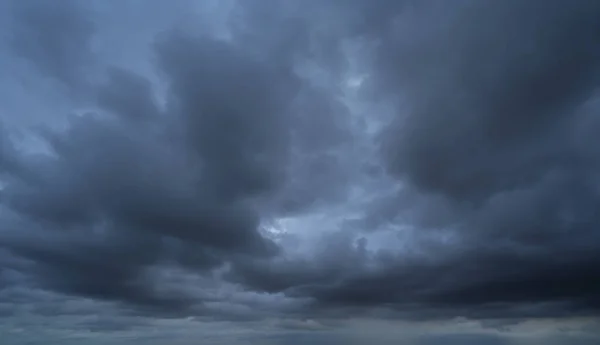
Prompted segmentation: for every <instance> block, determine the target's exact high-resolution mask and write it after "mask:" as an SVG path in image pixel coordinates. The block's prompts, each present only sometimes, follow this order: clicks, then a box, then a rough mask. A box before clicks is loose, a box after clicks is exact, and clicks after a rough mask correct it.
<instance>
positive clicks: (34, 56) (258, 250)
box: [0, 2, 303, 311]
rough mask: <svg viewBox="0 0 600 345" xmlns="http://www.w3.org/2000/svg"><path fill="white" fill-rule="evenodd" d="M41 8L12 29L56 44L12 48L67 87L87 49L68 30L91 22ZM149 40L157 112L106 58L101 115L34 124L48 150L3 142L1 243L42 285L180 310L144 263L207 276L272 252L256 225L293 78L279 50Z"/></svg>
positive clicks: (276, 175) (144, 86)
mask: <svg viewBox="0 0 600 345" xmlns="http://www.w3.org/2000/svg"><path fill="white" fill-rule="evenodd" d="M75 5H79V3H77V4H73V6H75ZM44 6H45V5H44ZM44 6H41V7H36V6H35V4H33V3H32V4H30V5H28V6H25V7H26V9H24V10H23V11H25V12H23V13H24V14H20V15H19V16H18V17H17V18H16V21H17V24H16V25H17V26H19V27H20V28H21V29H22V30H24V31H25V32H26V33H23V34H20V35H21V38H22V40H24V41H25V42H29V43H28V44H33V43H34V42H32V40H36V39H37V37H38V36H39V35H45V34H48V35H49V37H47V40H44V42H46V41H52V40H57V41H58V42H55V43H52V42H49V43H48V45H47V46H46V45H44V44H46V43H44V42H39V41H36V42H35V43H36V47H38V48H39V49H42V50H43V51H38V50H35V52H34V51H30V50H27V51H26V52H23V51H22V50H19V52H20V53H21V54H24V55H25V56H26V57H27V58H28V59H30V60H31V61H32V62H33V63H34V64H36V66H37V67H39V68H40V69H43V70H44V71H45V72H46V73H49V74H52V75H53V76H54V77H57V78H59V79H61V80H62V81H64V82H66V83H68V84H69V83H71V82H72V78H71V77H72V76H78V75H79V73H80V72H79V70H78V69H79V67H81V65H82V64H83V60H84V58H83V57H82V56H85V55H86V54H87V53H90V51H89V48H88V47H86V46H85V44H84V43H83V41H84V39H83V38H82V37H80V36H79V35H80V34H79V33H77V34H76V33H73V31H78V29H79V28H76V27H74V26H76V25H81V26H82V27H83V28H84V29H86V30H87V28H88V27H87V24H84V23H83V22H80V21H81V20H82V19H81V16H80V15H77V14H75V13H74V12H73V11H75V9H74V8H70V7H69V6H70V5H69V4H67V3H66V2H65V3H63V4H62V5H61V6H59V9H53V11H59V12H60V13H58V12H57V13H56V15H55V16H54V15H52V14H53V13H55V12H50V14H48V13H46V12H44V11H43V8H44ZM63 6H64V7H65V8H64V9H63ZM67 7H69V8H68V9H67ZM19 13H21V12H19ZM68 14H71V15H68ZM50 15H52V16H51V18H46V17H47V16H50ZM30 16H33V17H35V16H42V17H43V18H41V19H44V20H41V19H40V20H41V22H38V20H36V21H35V23H30V21H32V20H34V19H31V18H30ZM55 17H56V18H55ZM63 17H64V18H63ZM36 18H37V17H36ZM60 18H63V19H62V20H59V19H60ZM51 20H56V21H59V22H57V23H54V24H52V23H49V22H48V21H51ZM45 23H46V24H45ZM86 23H87V22H86ZM40 25H48V26H51V27H50V28H48V30H45V29H44V27H40ZM86 32H87V31H86ZM68 35H76V37H73V39H70V38H68ZM55 36H56V37H55ZM73 41H74V43H73ZM78 42H79V43H78ZM23 44H24V43H23ZM71 44H80V46H78V47H72V46H71ZM269 44H270V43H269ZM27 47H29V45H27ZM154 48H155V49H154V51H155V56H156V58H155V59H154V60H155V61H156V64H157V67H158V69H159V70H160V72H161V73H162V75H163V77H164V80H165V81H166V82H167V84H168V94H167V103H166V108H165V109H161V108H160V107H159V106H158V104H159V103H158V102H157V100H156V99H155V96H154V93H153V90H152V86H151V84H150V83H149V81H148V80H146V79H145V78H144V77H142V76H138V75H136V74H135V73H133V72H130V71H127V70H123V69H120V68H112V69H110V70H109V71H108V73H107V76H108V78H106V79H105V81H104V82H103V83H101V84H100V85H98V86H97V87H95V89H94V93H95V94H96V96H97V97H96V100H97V106H98V107H99V109H98V111H95V110H93V111H91V112H90V113H88V114H84V115H82V116H79V115H74V116H72V117H71V118H70V121H69V126H68V129H67V130H66V131H55V130H48V129H43V130H42V131H41V132H40V133H42V135H43V137H44V138H45V139H46V141H47V142H48V143H49V145H50V148H51V151H52V154H51V155H49V156H48V155H46V156H44V155H42V156H37V155H25V154H15V152H14V150H13V148H12V145H11V143H10V142H9V141H7V140H6V139H5V137H3V138H2V139H3V141H2V162H3V164H2V167H3V172H5V173H7V174H9V178H8V179H7V181H9V182H8V183H7V185H6V186H5V188H4V189H3V190H2V206H3V207H5V208H6V209H7V210H9V212H11V214H13V215H14V217H11V222H9V219H8V218H7V220H6V221H5V222H3V231H2V232H1V233H0V243H1V244H2V246H3V247H5V248H7V249H9V250H10V252H12V253H13V254H14V255H17V256H19V257H23V258H26V259H28V260H30V261H31V265H29V266H28V269H27V272H28V273H30V274H32V275H33V277H34V280H35V281H36V282H37V283H38V285H39V286H41V287H43V288H47V289H52V290H55V291H58V292H62V293H67V294H74V295H81V296H84V297H90V298H97V299H104V300H109V301H119V302H124V303H131V304H134V305H138V306H145V307H158V308H161V309H165V310H167V311H168V310H171V309H172V308H175V309H185V307H186V306H189V305H190V304H191V301H189V300H188V299H187V296H182V295H181V293H177V294H174V293H169V292H164V291H158V289H157V288H155V282H154V281H153V278H154V277H153V276H152V274H151V273H148V271H149V270H150V269H151V268H152V267H153V266H154V265H156V264H166V263H171V264H172V263H177V264H182V265H184V266H185V267H187V268H188V269H191V270H193V271H196V272H208V271H209V270H211V269H213V268H217V267H219V266H221V265H222V264H223V263H225V262H227V260H229V259H230V258H232V257H237V256H240V255H241V256H247V255H252V256H254V255H255V256H259V257H264V256H269V255H272V254H274V253H275V252H276V251H277V247H276V245H275V244H274V243H273V242H272V241H271V240H268V239H266V238H263V237H262V236H261V235H260V234H259V223H260V220H261V212H262V211H261V204H262V203H263V202H262V200H265V198H268V197H269V196H270V195H272V194H274V193H277V192H278V190H280V189H281V188H282V185H283V183H284V182H285V178H286V171H285V167H286V164H287V163H286V162H287V160H288V157H289V142H290V140H291V134H290V130H291V128H290V123H291V121H292V117H291V116H292V110H293V109H292V108H293V102H294V99H295V97H296V94H297V93H298V92H299V91H300V90H301V89H302V88H303V86H302V81H301V80H299V79H298V78H297V76H296V75H295V72H294V71H293V70H292V69H291V68H292V65H291V64H290V62H289V61H287V60H281V61H280V63H278V62H277V61H272V60H266V57H265V56H261V55H260V54H256V53H252V52H249V51H245V50H243V49H241V47H240V46H239V44H236V43H225V42H223V41H218V40H215V39H212V38H210V37H208V36H192V35H189V34H185V33H182V32H179V31H173V32H168V33H164V34H161V35H159V36H158V37H157V39H156V45H155V47H154ZM20 49H21V48H20ZM23 49H24V48H23ZM31 49H33V48H31ZM36 49H37V48H36ZM44 49H46V50H48V51H46V50H44ZM76 49H81V50H82V51H81V52H77V54H76V56H72V54H71V53H72V52H71V50H76ZM46 56H47V59H46ZM69 59H75V60H74V61H70V60H69ZM139 120H144V121H139ZM12 165H18V166H19V167H20V170H19V171H15V170H14V169H10V167H11V166H12ZM20 229H26V231H20ZM42 238H43V240H40V239H42Z"/></svg>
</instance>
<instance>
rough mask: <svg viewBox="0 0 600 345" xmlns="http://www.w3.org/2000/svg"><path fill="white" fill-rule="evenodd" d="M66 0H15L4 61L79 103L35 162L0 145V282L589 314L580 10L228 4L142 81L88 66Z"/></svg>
mask: <svg viewBox="0 0 600 345" xmlns="http://www.w3.org/2000/svg"><path fill="white" fill-rule="evenodd" d="M83 4H84V3H83V2H76V1H64V2H60V5H57V6H50V5H49V2H43V1H38V2H27V3H24V4H20V3H19V4H17V3H16V2H15V4H14V6H12V9H13V11H14V15H13V18H12V22H11V26H12V27H13V32H12V33H13V35H12V36H13V37H12V43H11V44H12V46H11V47H12V53H13V54H17V55H18V56H20V57H22V58H23V59H25V60H26V61H28V63H31V64H32V65H33V66H35V68H36V69H37V70H39V71H40V72H41V73H42V74H43V75H44V76H46V77H51V78H54V79H56V80H58V81H60V82H62V83H63V84H65V85H67V86H68V87H69V88H70V91H76V92H79V91H85V96H86V97H85V100H87V101H89V102H91V103H92V104H88V105H89V106H90V109H89V110H88V112H87V113H86V114H76V115H72V116H71V117H69V119H68V126H67V128H66V129H64V130H57V129H49V128H46V127H42V128H41V129H39V130H38V132H37V134H39V135H40V136H41V137H42V138H43V139H44V140H45V141H46V143H47V144H48V147H47V148H48V150H49V151H50V152H49V153H48V154H45V153H44V154H33V153H28V152H26V151H24V150H22V149H21V146H19V145H17V142H16V141H15V140H13V139H15V138H13V137H12V136H11V135H10V134H9V133H8V131H7V132H6V133H2V132H0V178H1V180H0V183H2V185H1V186H0V224H1V225H0V249H2V250H4V251H2V252H0V254H1V256H0V290H2V288H3V286H5V287H8V286H13V287H14V286H17V287H18V288H21V289H24V288H25V286H27V288H30V289H42V290H45V291H51V292H52V293H60V294H65V295H69V296H74V297H85V298H89V299H93V300H101V301H109V302H119V303H120V304H121V305H122V306H123V305H124V306H135V307H137V308H138V309H137V310H136V312H139V311H141V313H142V314H146V313H148V314H150V313H152V312H156V311H159V312H162V315H163V316H164V315H179V316H183V315H185V316H188V315H197V314H202V316H206V317H207V318H210V317H211V316H212V317H214V318H226V317H231V319H232V320H248V319H251V318H259V317H267V316H274V315H276V316H278V315H283V314H286V313H287V316H291V317H297V316H301V317H308V319H311V320H312V319H318V317H328V316H332V317H347V316H348V314H349V313H350V314H351V315H354V316H357V315H361V316H364V315H369V316H372V317H381V318H386V317H389V316H392V317H397V316H402V317H407V318H413V319H419V320H423V319H450V318H453V317H456V316H464V317H471V318H480V319H485V318H495V317H499V318H501V319H503V320H504V319H505V318H509V319H510V318H513V317H514V318H520V319H523V318H529V317H562V316H572V315H597V313H598V310H600V299H599V298H598V294H597V291H600V278H599V277H600V256H599V255H598V251H599V250H600V235H599V233H598V231H597V228H598V226H599V225H600V216H599V215H598V212H597V210H596V208H597V205H598V204H599V203H600V194H599V193H600V190H599V187H600V180H598V178H597V176H596V175H598V167H599V165H598V163H600V162H599V161H598V153H599V152H598V150H597V147H598V145H597V144H598V142H597V139H596V133H595V132H596V131H597V130H598V129H600V127H599V124H600V122H598V120H597V116H596V113H597V107H598V104H597V103H598V102H597V101H595V99H594V98H593V96H594V93H595V91H596V87H597V81H598V80H597V77H598V74H597V73H598V62H597V61H600V60H598V58H599V57H600V56H599V55H600V50H599V49H598V48H599V44H598V39H599V38H600V24H599V23H600V5H599V4H598V3H597V2H595V1H591V0H590V1H587V0H578V1H571V2H567V1H558V0H547V1H536V0H530V1H517V0H506V1H491V0H489V1H488V0H480V1H475V0H473V1H467V0H465V1H462V0H461V1H453V2H448V1H387V0H381V1H362V0H351V1H347V2H343V1H335V0H332V1H328V2H321V1H314V2H313V1H307V2H306V3H303V4H302V5H297V4H296V3H294V2H276V1H248V2H243V3H241V2H240V4H238V6H236V7H235V10H234V11H233V12H232V18H233V20H232V23H231V25H230V27H229V28H228V29H229V30H228V33H229V34H230V35H231V37H230V38H229V39H228V40H219V39H216V38H214V37H213V35H208V34H205V33H204V32H203V33H202V34H199V33H197V32H195V33H190V32H188V31H187V30H186V29H183V27H185V26H183V25H182V27H176V28H173V30H168V31H167V32H164V31H162V32H161V33H157V35H156V37H155V38H154V40H153V42H154V43H153V45H152V46H151V49H150V50H151V54H152V56H145V57H144V58H145V59H149V60H151V61H152V64H153V66H154V67H155V69H156V71H157V72H158V74H159V77H158V78H157V79H152V77H154V76H152V77H151V76H148V75H145V74H143V73H142V72H140V71H137V70H136V71H134V70H132V69H128V68H126V67H123V66H119V65H116V66H111V63H112V62H111V61H108V62H107V61H96V59H99V57H98V56H96V55H95V54H94V52H93V48H92V47H93V44H92V43H93V38H94V37H95V36H94V35H96V34H97V30H100V28H99V27H97V25H96V23H95V21H96V17H95V16H94V15H93V11H92V10H91V9H90V8H91V7H93V6H92V5H90V8H87V7H86V6H83ZM128 4H129V5H131V6H132V8H133V7H135V6H134V5H132V4H133V3H128ZM182 6H183V5H182ZM190 11H191V7H190ZM320 11H322V12H320ZM109 12H110V11H109ZM132 12H135V11H132ZM107 13H108V12H107ZM322 13H325V15H323V14H322ZM105 14H106V13H105ZM159 17H160V16H159ZM140 36H141V34H140ZM138 38H139V37H138ZM136 39H137V38H136ZM136 42H137V41H136ZM347 45H348V46H352V47H354V48H356V47H361V48H363V49H364V50H363V51H359V52H358V53H357V54H358V56H346V55H345V53H346V52H347V51H346V50H344V49H346V48H347ZM357 50H359V49H357ZM351 60H352V61H351ZM354 60H358V61H359V65H360V66H359V69H360V70H361V71H360V72H369V73H368V74H369V77H368V78H367V79H366V81H365V82H364V83H363V85H362V86H361V88H362V89H361V90H362V91H364V93H360V94H359V95H357V97H358V98H361V100H364V99H369V101H371V100H374V101H382V102H386V103H392V106H393V108H394V114H393V121H392V123H390V124H389V126H388V127H387V128H386V130H385V131H384V133H383V134H382V135H381V138H372V137H371V136H370V135H371V134H367V132H368V129H366V127H370V125H371V124H372V123H371V121H372V122H376V121H379V120H381V119H385V118H386V116H384V115H381V114H379V113H378V112H379V110H378V109H381V108H379V107H378V105H377V106H373V107H369V106H371V105H372V104H366V105H364V107H365V108H367V110H366V113H367V115H366V116H365V117H364V118H363V119H362V122H360V121H358V120H356V121H355V119H354V118H353V116H355V115H354V114H352V112H351V111H350V109H348V108H347V107H346V106H344V105H342V102H341V101H340V99H341V98H343V95H342V94H343V92H346V91H347V90H346V87H345V86H344V85H345V82H346V81H345V80H344V81H342V78H345V77H346V74H347V73H348V70H349V69H350V67H351V65H352V64H353V63H355V62H356V61H354ZM106 66H111V67H108V68H105V67H106ZM92 70H94V71H95V72H98V71H102V73H101V76H100V77H99V78H93V79H94V81H93V82H92V78H91V77H89V73H91V71H92ZM156 80H160V83H162V84H161V85H157V84H158V83H157V82H156ZM340 85H341V86H340ZM158 86H161V87H163V86H164V87H165V88H166V92H165V93H161V92H158V91H159V90H158V89H159V87H158ZM78 95H79V94H77V96H78ZM375 96H376V97H375ZM351 101H354V100H351ZM366 103H369V102H366ZM386 105H387V104H386ZM382 108H383V107H382ZM363 111H364V110H363ZM354 121H355V122H356V123H358V124H356V123H354ZM376 139H377V140H376ZM379 139H381V141H378V140H379ZM379 142H382V144H381V147H379V150H378V152H377V154H375V153H374V152H373V151H369V149H370V148H371V146H375V145H376V143H379ZM363 146H368V147H367V148H365V147H363ZM373 150H375V149H373ZM378 154H380V155H378ZM365 156H368V157H365ZM378 160H380V161H378ZM388 178H389V179H391V180H392V181H388V180H387V179H388ZM378 179H380V180H381V181H379V180H378ZM396 183H397V184H398V185H401V186H402V188H401V190H400V191H399V192H397V193H396V192H394V190H395V189H394V188H396V185H395V184H396ZM382 186H383V187H382ZM375 187H376V188H375ZM387 187H389V188H387ZM356 205H359V206H360V207H357V206H356ZM357 208H359V209H358V210H356V209H357ZM340 210H341V211H340ZM346 210H347V211H348V214H345V213H344V212H345V211H346ZM330 211H331V212H330ZM334 211H335V212H338V213H340V214H342V215H341V216H340V215H339V214H337V213H336V214H335V215H332V213H334ZM314 214H317V215H319V216H320V217H317V218H319V220H317V221H307V222H306V223H302V222H301V221H298V219H300V220H302V219H304V217H305V218H310V216H313V215H314ZM357 214H358V215H357ZM338 216H339V218H341V219H342V220H341V221H340V224H341V225H339V228H338V229H335V230H336V231H331V229H323V230H327V233H324V234H319V232H320V231H321V228H320V227H321V226H322V227H323V228H325V227H327V226H329V225H328V224H329V223H328V222H327V221H328V220H330V218H334V217H338ZM281 217H285V218H286V219H284V221H285V220H290V219H291V221H290V222H293V221H298V223H300V225H298V226H297V227H298V228H300V229H294V231H297V232H298V234H291V235H290V234H283V235H281V236H280V237H281V238H283V240H282V241H281V242H280V243H277V242H276V241H275V240H273V239H271V238H269V237H268V236H266V235H264V234H263V232H262V231H261V230H262V229H261V226H262V225H263V224H268V223H269V222H270V221H272V222H273V223H277V221H278V220H280V219H278V218H281ZM328 217H330V218H328ZM321 220H323V221H321ZM325 223H327V224H325ZM410 228H412V230H411V229H410ZM405 229H408V230H405ZM300 232H302V233H300ZM304 232H306V234H308V235H310V236H306V237H307V238H309V240H307V242H309V243H308V247H310V248H308V249H307V250H306V252H302V249H298V248H299V247H300V245H298V248H296V247H292V246H291V245H290V246H288V245H289V244H290V243H293V244H295V242H294V241H295V239H294V238H293V236H295V235H298V237H302V235H306V234H305V233H304ZM407 233H408V234H409V235H406V234H407ZM381 234H384V235H386V236H387V235H389V238H390V239H392V241H390V243H394V241H396V240H397V239H398V238H406V241H405V243H401V241H397V242H398V243H399V245H398V246H400V245H403V248H390V247H391V244H390V243H387V242H388V241H386V240H381V239H378V238H377V236H379V235H381ZM288 235H289V236H288ZM312 235H314V236H312ZM317 235H319V236H317ZM405 235H406V236H405ZM298 242H300V240H298ZM296 249H298V250H296ZM296 252H301V253H299V254H298V253H296ZM296 255H297V256H296ZM298 257H300V259H298ZM229 264H231V266H229ZM221 268H230V269H228V270H226V274H225V276H224V279H225V280H221V279H222V278H221V277H220V276H219V277H218V278H217V276H218V274H220V273H221V272H222V271H218V272H217V269H221ZM178 270H187V271H186V272H188V273H189V272H193V273H194V274H199V275H200V276H201V277H202V279H205V280H206V281H208V280H210V281H211V283H210V284H209V283H207V282H206V281H202V284H201V283H197V282H196V281H194V282H193V283H191V284H187V283H183V281H182V282H181V284H179V283H180V281H177V280H176V279H175V278H173V276H174V275H175V273H173V272H179V271H178ZM168 273H172V275H169V274H168ZM161 274H162V275H161ZM196 277H198V276H196ZM204 283H205V284H207V285H206V286H205V285H203V284H204ZM231 284H240V286H235V287H236V288H240V289H245V291H242V292H243V293H248V294H254V295H252V296H253V297H251V298H250V297H247V296H248V295H245V296H244V298H245V299H244V300H243V301H237V300H235V296H234V294H233V293H231V291H230V290H227V289H230V288H231V286H232V285H231ZM214 286H219V287H222V288H223V291H219V293H218V294H217V295H218V296H217V297H215V296H211V295H210V294H209V293H205V294H204V291H201V290H203V289H204V288H205V287H211V288H214ZM190 290H194V292H195V294H194V293H192V292H191V291H190ZM265 293H266V294H265ZM279 293H281V294H279ZM282 295H283V296H282ZM199 296H201V297H199ZM221 296H226V297H221ZM256 296H259V297H256ZM252 298H256V299H257V300H251V299H252ZM259 298H271V299H272V300H276V299H277V302H273V303H281V304H278V305H277V306H275V307H273V308H271V307H272V306H271V305H270V304H269V303H270V302H269V301H271V300H269V301H267V302H265V301H263V300H258V299H259ZM282 301H283V302H282ZM12 302H15V301H12ZM292 302H293V303H296V304H294V305H293V306H292V307H289V306H287V305H285V303H292ZM224 303H230V304H231V305H227V306H223V305H222V304H224ZM238 305H242V306H243V307H245V308H246V309H244V310H242V311H238V310H233V309H235V307H237V306H238ZM265 305H266V306H265ZM220 308H221V309H220ZM227 308H229V309H227ZM270 308H271V309H270ZM247 309H250V311H248V310H247ZM231 310H233V311H231ZM194 313H196V314H194ZM208 314H210V315H208ZM151 315H154V314H151ZM249 315H250V316H249ZM307 324H308V323H307ZM310 324H311V325H312V323H310ZM315 324H318V323H315ZM484 338H485V339H484ZM423 341H424V343H426V344H433V343H438V342H440V341H442V340H441V339H437V338H435V339H434V338H431V339H425V338H424V340H423ZM443 341H444V342H446V343H448V342H450V341H455V342H457V343H465V342H469V341H472V342H477V343H479V342H483V341H487V342H488V343H490V344H504V343H505V341H504V338H497V337H491V336H489V337H484V336H481V337H477V338H470V337H468V336H457V337H456V338H455V339H450V338H444V340H443Z"/></svg>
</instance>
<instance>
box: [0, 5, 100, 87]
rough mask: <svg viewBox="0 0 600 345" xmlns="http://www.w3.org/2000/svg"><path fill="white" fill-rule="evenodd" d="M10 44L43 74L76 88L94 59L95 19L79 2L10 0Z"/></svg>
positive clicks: (83, 79) (82, 83)
mask: <svg viewBox="0 0 600 345" xmlns="http://www.w3.org/2000/svg"><path fill="white" fill-rule="evenodd" d="M10 5H11V6H8V7H9V10H10V11H11V14H12V15H11V16H10V22H11V25H10V33H11V35H10V45H11V47H12V49H13V50H14V52H15V53H16V54H17V55H18V56H20V57H22V58H23V59H25V60H27V61H29V62H30V63H31V65H32V66H33V67H34V68H37V69H38V70H39V72H41V73H42V74H43V75H44V76H46V77H50V78H54V79H56V80H57V81H59V82H61V83H64V84H65V85H66V86H67V87H69V88H72V89H74V90H76V89H77V88H80V87H83V86H85V83H86V80H85V75H86V73H88V72H89V68H90V66H91V64H92V63H93V60H94V56H93V52H92V51H91V47H92V38H93V34H94V22H93V18H92V16H91V11H89V9H88V8H86V6H83V4H82V3H81V2H78V1H74V0H66V1H60V2H51V1H44V0H33V1H25V2H23V1H12V2H10Z"/></svg>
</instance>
